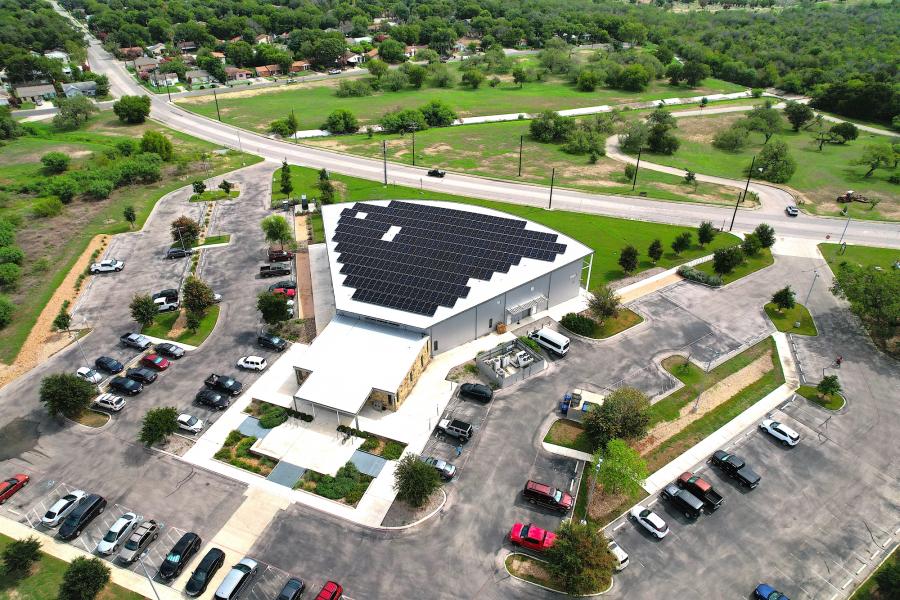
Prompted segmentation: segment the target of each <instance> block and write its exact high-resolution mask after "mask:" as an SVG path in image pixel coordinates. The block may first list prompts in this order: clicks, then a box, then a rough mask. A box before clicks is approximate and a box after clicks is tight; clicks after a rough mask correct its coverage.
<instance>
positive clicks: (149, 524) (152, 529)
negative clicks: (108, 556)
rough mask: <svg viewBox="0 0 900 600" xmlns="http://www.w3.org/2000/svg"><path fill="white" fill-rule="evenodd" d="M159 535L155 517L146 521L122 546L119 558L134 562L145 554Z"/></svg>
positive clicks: (123, 560)
mask: <svg viewBox="0 0 900 600" xmlns="http://www.w3.org/2000/svg"><path fill="white" fill-rule="evenodd" d="M158 537H159V525H158V524H157V523H156V521H154V520H153V519H150V520H149V521H144V522H142V523H141V524H140V525H138V526H137V528H136V529H134V531H133V532H132V534H131V536H130V537H129V538H128V541H127V542H125V545H124V546H122V551H121V552H120V553H119V560H121V561H122V562H125V563H133V562H134V561H136V560H137V559H138V557H139V556H140V555H141V554H143V552H144V550H146V549H147V546H149V545H150V544H151V543H152V542H153V540H155V539H156V538H158Z"/></svg>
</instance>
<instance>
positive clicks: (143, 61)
mask: <svg viewBox="0 0 900 600" xmlns="http://www.w3.org/2000/svg"><path fill="white" fill-rule="evenodd" d="M159 63H160V60H159V59H158V58H150V57H149V56H139V57H137V58H136V59H134V67H135V68H139V67H145V66H147V67H149V66H151V65H152V66H156V65H158V64H159Z"/></svg>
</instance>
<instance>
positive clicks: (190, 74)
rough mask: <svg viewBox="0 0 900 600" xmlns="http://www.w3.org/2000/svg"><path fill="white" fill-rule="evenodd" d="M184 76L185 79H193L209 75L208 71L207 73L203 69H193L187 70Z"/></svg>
mask: <svg viewBox="0 0 900 600" xmlns="http://www.w3.org/2000/svg"><path fill="white" fill-rule="evenodd" d="M184 76H185V78H187V79H194V78H197V79H200V78H203V77H209V73H207V72H206V71H204V70H203V69H195V70H194V71H188V72H187V73H185V74H184Z"/></svg>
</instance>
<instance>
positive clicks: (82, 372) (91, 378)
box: [75, 367, 103, 384]
mask: <svg viewBox="0 0 900 600" xmlns="http://www.w3.org/2000/svg"><path fill="white" fill-rule="evenodd" d="M75 374H76V375H78V376H79V377H81V378H82V379H84V380H85V381H87V382H88V383H93V384H98V383H100V382H101V381H103V375H101V374H100V373H98V372H97V371H95V370H93V369H92V368H90V367H79V368H78V370H77V371H75Z"/></svg>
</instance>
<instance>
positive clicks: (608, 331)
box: [591, 308, 644, 340]
mask: <svg viewBox="0 0 900 600" xmlns="http://www.w3.org/2000/svg"><path fill="white" fill-rule="evenodd" d="M643 321H644V319H643V317H641V315H639V314H637V313H636V312H634V311H633V310H631V309H630V308H623V309H621V310H619V314H618V315H616V316H615V317H613V318H612V319H606V320H605V321H604V322H603V323H602V324H600V325H598V326H597V327H596V328H595V329H594V335H592V336H591V337H593V338H595V339H598V340H602V339H606V338H608V337H612V336H614V335H616V334H617V333H622V332H623V331H625V330H626V329H629V328H631V327H634V326H635V325H639V324H641V323H642V322H643Z"/></svg>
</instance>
